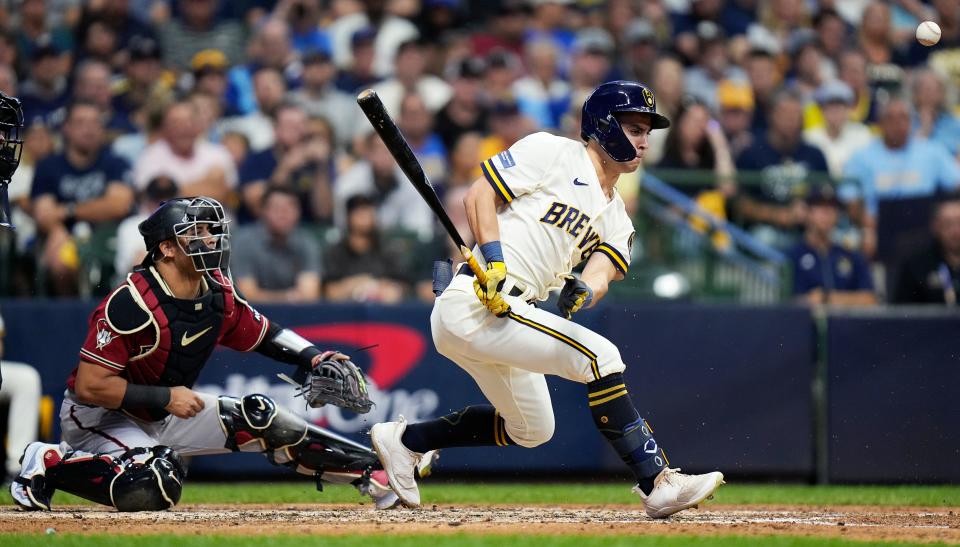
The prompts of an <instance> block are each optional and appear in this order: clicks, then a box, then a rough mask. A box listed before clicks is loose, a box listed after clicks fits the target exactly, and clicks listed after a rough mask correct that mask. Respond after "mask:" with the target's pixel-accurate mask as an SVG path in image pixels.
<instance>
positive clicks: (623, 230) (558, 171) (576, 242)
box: [478, 133, 634, 300]
mask: <svg viewBox="0 0 960 547" xmlns="http://www.w3.org/2000/svg"><path fill="white" fill-rule="evenodd" d="M481 167H482V170H483V175H484V177H486V179H487V181H488V182H489V183H490V185H491V186H493V189H494V191H495V192H496V193H497V195H498V196H500V198H501V199H502V200H503V201H504V202H505V203H506V204H507V205H506V207H505V209H504V210H502V211H501V212H500V213H499V215H498V220H499V223H500V240H501V242H502V246H503V255H504V260H505V261H506V265H507V275H508V276H509V277H512V278H513V279H514V280H515V281H516V282H518V283H521V284H522V285H524V286H525V287H526V288H527V292H525V294H524V296H525V297H528V298H536V299H538V300H545V299H546V298H547V297H548V295H549V292H550V290H551V289H555V288H559V287H562V286H563V283H564V280H563V276H565V275H566V274H569V273H570V270H572V269H573V268H574V266H576V265H577V264H579V263H580V262H581V261H582V260H585V259H586V258H588V257H589V256H590V254H591V253H593V252H594V251H597V252H601V253H603V254H605V255H607V257H609V258H610V261H611V262H613V264H614V265H615V266H616V267H617V270H619V271H620V272H621V273H622V274H624V275H625V274H626V273H627V269H628V267H629V265H630V245H631V243H632V239H633V232H634V230H633V223H632V222H631V220H630V217H629V215H627V212H626V209H625V207H624V204H623V200H622V199H621V198H620V195H619V194H617V193H616V190H614V193H613V198H612V199H607V196H606V195H605V194H604V192H603V189H602V188H601V187H600V181H599V180H598V179H597V172H596V169H595V168H594V166H593V163H592V162H591V161H590V157H589V156H588V155H587V149H586V147H585V146H584V145H583V143H581V142H577V141H574V140H571V139H567V138H565V137H557V136H555V135H551V134H549V133H534V134H533V135H530V136H528V137H525V138H523V139H521V140H520V141H518V142H517V143H516V144H514V145H513V146H511V147H510V148H509V149H508V150H504V151H503V152H501V153H499V154H497V155H496V156H494V157H492V158H490V159H488V160H486V161H484V162H483V163H482V165H481ZM478 256H479V255H478Z"/></svg>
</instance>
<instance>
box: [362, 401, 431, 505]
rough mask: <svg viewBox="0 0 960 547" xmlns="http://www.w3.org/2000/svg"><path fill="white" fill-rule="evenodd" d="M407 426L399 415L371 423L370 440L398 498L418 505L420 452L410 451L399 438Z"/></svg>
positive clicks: (405, 502) (408, 503) (407, 503)
mask: <svg viewBox="0 0 960 547" xmlns="http://www.w3.org/2000/svg"><path fill="white" fill-rule="evenodd" d="M406 429H407V420H406V419H404V417H403V416H400V420H399V421H396V422H384V423H381V424H376V425H375V426H373V427H372V428H371V429H370V441H371V443H372V444H373V449H374V450H375V451H376V453H377V456H378V457H379V458H380V463H381V464H383V470H384V471H386V472H387V477H388V478H389V479H390V486H391V487H392V488H393V491H394V492H396V493H397V496H399V497H400V501H401V502H402V503H403V504H404V505H406V506H407V507H419V506H420V489H419V488H418V487H417V480H416V477H415V475H416V473H417V466H418V465H419V464H420V461H421V459H422V458H423V454H418V453H416V452H414V451H412V450H410V449H409V448H407V447H406V446H404V445H403V442H401V441H400V437H402V436H403V432H404V430H406ZM431 463H432V462H431Z"/></svg>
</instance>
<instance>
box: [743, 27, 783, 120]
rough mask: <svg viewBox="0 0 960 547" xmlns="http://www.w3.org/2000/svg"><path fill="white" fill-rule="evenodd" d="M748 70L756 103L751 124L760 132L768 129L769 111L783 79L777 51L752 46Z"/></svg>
mask: <svg viewBox="0 0 960 547" xmlns="http://www.w3.org/2000/svg"><path fill="white" fill-rule="evenodd" d="M746 71H747V77H748V79H749V81H750V87H751V88H752V89H753V101H754V103H755V104H756V108H754V109H753V122H752V123H751V124H750V125H751V127H752V129H753V131H754V133H757V134H760V133H763V132H764V131H766V130H767V125H768V120H767V112H769V111H770V104H771V102H772V101H773V97H774V95H775V94H776V92H777V89H779V88H780V83H781V81H782V80H783V75H782V74H781V72H780V68H779V67H778V65H777V52H774V51H771V50H770V49H769V48H767V47H765V46H762V45H757V46H754V47H752V48H751V49H750V52H749V53H748V54H747V61H746Z"/></svg>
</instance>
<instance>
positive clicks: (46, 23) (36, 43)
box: [13, 0, 73, 69]
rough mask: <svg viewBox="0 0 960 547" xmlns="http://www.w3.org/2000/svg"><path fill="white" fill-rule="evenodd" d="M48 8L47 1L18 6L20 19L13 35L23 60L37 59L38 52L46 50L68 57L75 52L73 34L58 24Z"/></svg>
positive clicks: (26, 0)
mask: <svg viewBox="0 0 960 547" xmlns="http://www.w3.org/2000/svg"><path fill="white" fill-rule="evenodd" d="M48 8H49V6H48V5H47V2H46V0H23V2H20V5H19V6H17V9H16V11H17V13H18V15H19V16H20V17H19V20H18V21H17V22H16V25H15V26H14V27H13V28H14V29H15V30H14V32H13V34H14V39H15V41H16V48H17V51H19V52H20V55H21V59H31V58H33V59H35V58H36V55H37V50H41V49H45V48H50V49H52V50H54V51H57V52H67V54H68V55H69V52H71V51H73V33H72V32H71V30H70V29H69V28H68V27H66V26H64V25H60V24H56V23H55V22H54V21H53V20H52V18H50V10H49V9H48ZM68 62H69V61H68ZM20 68H21V69H25V68H26V67H20Z"/></svg>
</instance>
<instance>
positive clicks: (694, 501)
mask: <svg viewBox="0 0 960 547" xmlns="http://www.w3.org/2000/svg"><path fill="white" fill-rule="evenodd" d="M721 484H723V473H721V472H719V471H713V472H711V473H706V474H703V475H684V474H683V473H681V472H680V468H679V467H678V468H676V469H671V468H669V467H667V468H664V470H663V471H661V472H660V474H659V475H657V478H656V479H654V485H653V491H652V492H650V495H649V496H648V495H646V494H644V493H643V491H642V490H640V487H639V486H635V487H633V491H634V492H636V493H637V494H639V495H640V499H641V500H643V507H644V509H645V510H646V512H647V515H648V516H650V517H651V518H655V519H662V518H666V517H669V516H670V515H672V514H674V513H677V512H679V511H683V510H684V509H689V508H691V507H696V506H697V505H698V504H700V503H701V502H702V501H703V500H705V499H707V498H709V497H713V493H714V492H715V491H716V490H717V488H719V487H720V485H721Z"/></svg>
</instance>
